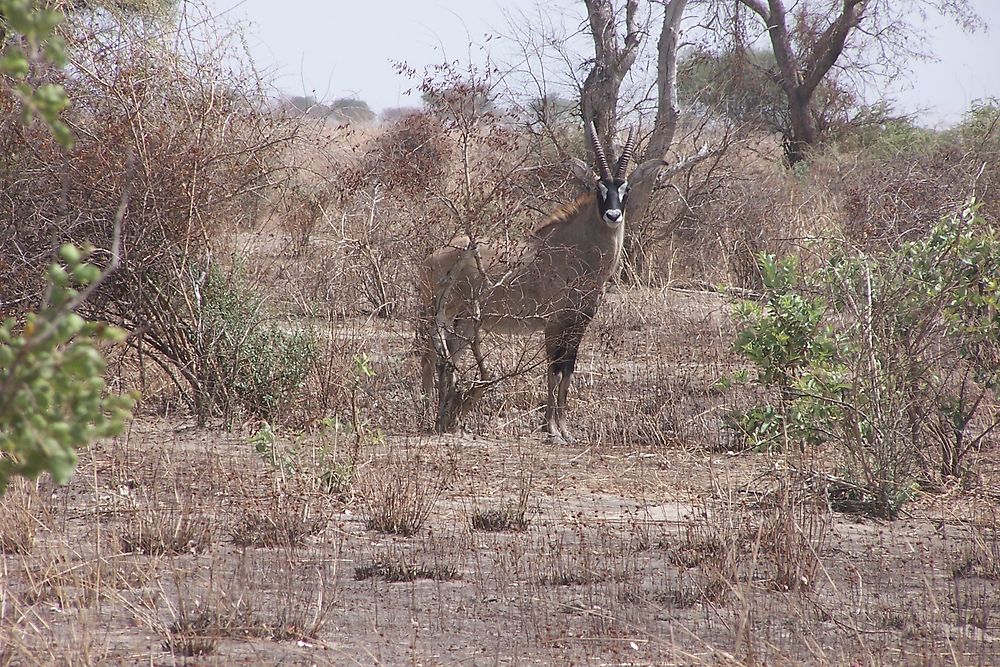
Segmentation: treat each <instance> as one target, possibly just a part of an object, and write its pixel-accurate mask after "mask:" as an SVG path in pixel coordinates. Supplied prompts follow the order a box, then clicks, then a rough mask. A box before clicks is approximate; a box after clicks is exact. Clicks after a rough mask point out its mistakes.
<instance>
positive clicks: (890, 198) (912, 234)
mask: <svg viewBox="0 0 1000 667" xmlns="http://www.w3.org/2000/svg"><path fill="white" fill-rule="evenodd" d="M831 166H832V165H831ZM981 167H982V164H981V163H977V162H975V161H974V160H973V159H971V157H970V156H968V155H965V154H963V152H962V148H961V146H957V145H953V146H948V145H945V146H941V147H940V148H938V149H937V150H935V151H933V152H930V153H923V152H916V151H915V152H907V153H900V154H899V155H896V156H892V157H889V158H884V159H862V160H859V162H858V164H857V166H856V167H855V168H853V169H850V170H848V171H847V172H846V173H845V174H844V175H843V176H841V177H840V178H839V179H837V180H835V181H833V182H832V183H831V184H830V187H831V189H837V190H839V191H840V192H841V197H842V198H843V218H842V223H841V224H842V229H843V234H844V236H845V237H846V239H847V240H848V241H849V242H850V243H852V244H854V245H855V246H857V247H858V248H861V249H863V250H869V251H871V250H882V249H885V248H889V247H895V246H896V245H898V244H899V243H901V242H903V241H906V240H912V239H915V238H918V237H920V236H922V235H924V234H925V233H927V231H928V230H929V229H930V228H931V226H933V225H934V223H935V222H937V221H938V220H939V219H940V218H941V216H943V215H946V214H948V213H951V212H953V211H957V210H961V208H962V207H963V206H964V205H965V203H966V202H967V200H968V198H969V196H970V194H971V192H972V188H973V184H974V182H975V180H976V173H977V171H978V170H979V169H980V168H981ZM834 168H837V169H838V170H839V169H840V167H834Z"/></svg>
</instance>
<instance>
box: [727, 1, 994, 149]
mask: <svg viewBox="0 0 1000 667" xmlns="http://www.w3.org/2000/svg"><path fill="white" fill-rule="evenodd" d="M715 8H716V12H717V13H716V18H717V19H719V25H726V26H729V31H730V34H729V35H728V38H729V39H731V41H732V46H733V48H734V49H735V50H736V51H737V52H742V53H744V54H746V53H747V50H748V44H751V43H752V42H753V39H748V38H747V35H746V33H747V32H748V31H749V30H751V29H752V26H753V25H755V24H756V25H757V26H758V27H760V28H762V29H763V31H764V32H766V33H767V36H768V40H769V41H770V45H771V49H772V51H773V52H774V57H775V66H774V67H772V68H770V69H769V71H768V72H767V73H768V76H769V77H770V78H771V80H773V81H774V82H775V83H776V84H777V85H778V86H779V87H780V88H781V90H782V92H783V93H784V95H785V97H786V98H787V101H788V118H789V125H788V127H786V128H784V143H785V154H786V157H787V159H788V162H789V164H795V163H796V162H799V161H801V160H803V159H805V157H806V153H807V151H808V149H809V148H810V147H812V146H815V145H816V144H817V143H819V142H820V140H821V139H822V135H823V130H824V129H825V128H824V127H823V126H822V121H821V120H820V118H819V115H818V114H817V112H816V108H815V94H816V91H817V89H818V88H819V86H820V84H821V83H822V82H823V81H824V79H826V78H827V77H828V76H830V74H831V70H833V69H834V67H835V66H837V65H838V63H840V67H841V68H842V69H845V70H846V69H850V70H851V74H854V75H859V74H860V75H864V74H873V75H876V76H877V75H878V74H882V75H884V76H894V75H897V74H899V73H900V71H901V70H903V69H905V63H906V62H907V61H908V60H909V59H912V58H913V57H922V56H925V53H924V50H923V42H922V40H921V39H920V38H919V32H918V30H917V29H916V26H915V25H914V21H915V20H916V19H919V18H923V17H925V16H926V15H927V13H928V12H933V13H938V14H943V15H948V16H950V17H952V18H954V19H955V20H956V21H957V22H958V23H959V24H960V25H962V27H964V28H965V29H969V30H971V29H974V28H975V27H976V26H977V25H978V24H979V22H980V19H979V17H978V16H977V15H976V13H975V12H974V11H973V10H972V8H971V5H970V2H969V0H906V1H904V2H900V1H899V0H838V1H837V2H807V1H802V2H796V3H794V4H793V5H792V6H791V7H790V8H789V7H787V6H786V5H785V1H784V0H736V2H735V3H733V2H730V1H728V0H715ZM741 9H747V10H749V13H747V12H743V11H741Z"/></svg>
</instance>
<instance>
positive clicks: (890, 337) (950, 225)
mask: <svg viewBox="0 0 1000 667" xmlns="http://www.w3.org/2000/svg"><path fill="white" fill-rule="evenodd" d="M760 262H761V267H762V269H763V275H764V283H765V296H764V299H763V301H762V302H761V303H756V302H746V303H742V304H739V305H738V306H737V308H736V321H737V325H738V327H739V333H738V335H737V339H736V345H735V349H736V351H737V352H738V353H739V354H740V355H741V356H743V357H744V358H746V359H747V360H748V361H750V362H751V363H752V364H753V367H754V369H755V370H756V373H755V374H754V375H753V377H750V374H749V373H747V374H746V375H747V378H746V379H748V380H750V381H753V382H755V383H757V384H759V385H761V386H763V387H766V388H769V389H770V390H771V391H773V392H774V394H776V396H777V401H776V404H773V405H772V404H764V405H759V406H754V407H752V408H751V409H749V410H746V411H743V412H737V413H733V414H731V415H729V416H728V417H727V419H726V424H727V425H728V426H729V427H730V428H732V429H734V430H736V431H737V432H738V433H740V434H741V435H742V436H743V437H744V438H745V440H746V441H747V442H748V444H750V445H753V446H757V447H761V446H767V447H776V446H780V447H782V448H786V447H788V446H789V445H790V444H793V443H794V444H797V445H798V446H799V447H802V448H804V447H805V446H807V445H817V444H821V443H831V444H833V445H835V446H837V448H838V450H839V451H840V452H841V453H842V454H843V455H844V457H843V463H842V465H841V467H840V470H839V472H841V473H842V474H843V475H844V477H845V478H846V479H845V484H844V486H843V488H842V489H841V490H840V491H839V492H838V493H839V495H838V496H837V497H835V498H834V499H835V500H836V499H837V498H840V499H841V500H843V501H844V507H845V508H851V509H862V510H863V511H866V512H869V513H872V514H876V515H879V516H887V517H892V516H895V515H896V514H897V513H898V512H899V509H900V507H901V506H902V505H903V503H905V502H906V500H907V499H908V498H909V497H911V496H912V494H913V492H914V491H915V490H916V489H917V488H918V484H921V483H930V482H932V481H933V479H934V477H935V475H940V476H954V477H960V476H963V475H964V474H965V473H966V472H967V458H968V457H967V455H968V453H969V452H970V451H973V450H974V449H975V448H977V447H979V446H980V445H981V443H982V442H983V439H984V438H985V437H987V436H988V435H989V434H990V433H992V432H993V431H994V430H995V429H996V427H997V426H998V425H1000V415H998V413H997V411H996V410H994V409H987V407H988V406H990V405H992V404H994V402H995V400H996V399H997V398H998V396H997V392H998V389H1000V238H998V236H997V233H996V232H995V230H994V229H993V227H992V226H991V225H990V224H988V222H987V221H986V220H984V219H983V218H982V217H981V216H980V215H979V214H978V207H977V206H975V205H970V206H968V207H966V208H965V209H963V210H962V211H960V212H959V213H956V214H953V215H949V216H945V217H944V218H942V219H941V220H940V221H939V222H938V223H937V224H936V225H934V226H933V227H932V228H931V229H930V231H929V232H928V233H927V234H926V235H924V236H922V237H921V238H918V239H916V240H914V241H911V242H907V243H904V244H902V245H901V246H899V247H898V248H896V249H894V250H891V251H888V252H887V253H885V254H883V255H866V254H864V253H861V252H848V253H842V254H840V255H838V256H835V257H834V258H833V259H832V260H831V261H830V263H829V265H828V266H827V267H826V268H825V269H823V270H821V271H817V272H814V273H811V274H809V275H808V276H801V275H799V273H798V272H797V269H796V266H795V262H794V261H793V260H781V261H778V260H775V259H774V258H773V257H770V256H762V257H761V258H760Z"/></svg>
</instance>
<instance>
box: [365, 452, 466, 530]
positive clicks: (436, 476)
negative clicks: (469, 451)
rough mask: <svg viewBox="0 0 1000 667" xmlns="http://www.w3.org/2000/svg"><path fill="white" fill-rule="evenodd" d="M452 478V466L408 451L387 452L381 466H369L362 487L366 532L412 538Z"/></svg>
mask: <svg viewBox="0 0 1000 667" xmlns="http://www.w3.org/2000/svg"><path fill="white" fill-rule="evenodd" d="M453 474H454V465H453V463H449V462H440V461H431V460H428V458H427V457H426V456H422V455H421V454H420V453H419V452H416V451H414V450H412V449H409V448H408V447H404V449H403V451H401V452H392V451H390V454H389V460H388V461H387V462H386V464H385V465H384V466H381V467H379V466H375V465H372V466H369V468H368V471H367V477H366V478H365V480H364V483H363V490H362V492H361V495H362V498H363V499H364V503H365V505H366V507H367V519H366V525H367V527H368V529H369V530H377V531H380V532H383V533H395V534H397V535H403V536H409V535H414V534H416V533H417V532H418V531H419V530H420V528H421V527H422V526H423V525H424V522H426V521H427V518H428V517H429V516H430V514H431V511H432V510H433V509H434V504H435V503H436V502H437V500H438V498H440V496H441V493H442V492H443V491H444V489H445V487H446V486H447V484H448V482H449V480H450V479H451V478H452V476H453Z"/></svg>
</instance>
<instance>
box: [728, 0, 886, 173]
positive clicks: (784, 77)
mask: <svg viewBox="0 0 1000 667" xmlns="http://www.w3.org/2000/svg"><path fill="white" fill-rule="evenodd" d="M764 1H765V0H737V2H738V3H739V4H741V5H743V6H744V7H746V8H747V9H749V10H750V11H752V12H753V13H754V14H756V15H757V16H759V17H760V19H761V20H762V21H763V22H764V26H765V28H766V30H767V34H768V38H769V39H770V41H771V50H772V51H773V53H774V59H775V62H777V69H775V70H773V71H771V73H770V75H771V78H772V79H773V80H774V82H775V83H777V84H778V85H779V86H781V90H782V91H784V93H785V97H786V98H787V99H788V113H789V118H790V121H791V122H790V127H787V128H785V131H784V143H785V157H786V159H787V160H788V163H789V165H794V164H795V163H797V162H801V161H802V160H804V159H805V158H806V156H807V153H808V151H809V149H810V148H812V147H813V146H815V145H816V144H818V143H819V140H820V131H819V127H818V126H817V124H816V114H815V110H814V109H813V95H814V93H815V92H816V88H817V87H818V86H819V84H820V82H821V81H822V80H823V78H824V77H825V76H826V75H827V74H828V73H829V72H830V69H831V68H832V67H833V65H834V63H836V62H837V58H839V57H840V54H841V53H843V51H844V45H845V44H846V43H847V38H848V36H850V34H851V32H852V31H853V30H854V29H855V28H857V27H858V25H859V24H860V22H861V18H862V16H863V14H864V12H865V9H866V8H867V4H866V2H865V0H843V6H842V8H841V10H840V13H839V14H837V16H836V18H835V19H834V20H833V21H832V22H831V23H830V25H828V26H827V27H826V29H825V30H823V32H822V33H820V34H819V35H818V36H817V37H816V40H815V41H814V42H813V43H812V44H810V45H808V48H807V47H806V46H803V47H802V49H803V51H804V52H803V53H801V54H799V53H796V52H795V45H794V44H793V42H792V38H791V36H790V35H789V32H788V9H787V8H786V7H785V4H784V2H783V0H766V1H767V6H764Z"/></svg>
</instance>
